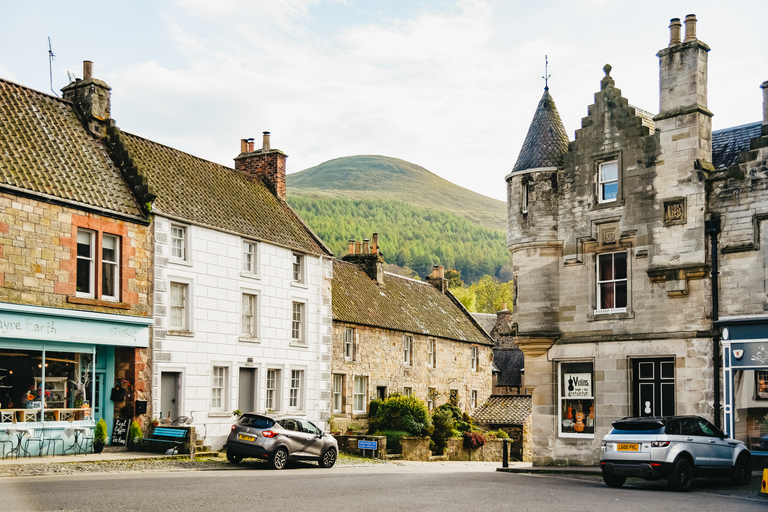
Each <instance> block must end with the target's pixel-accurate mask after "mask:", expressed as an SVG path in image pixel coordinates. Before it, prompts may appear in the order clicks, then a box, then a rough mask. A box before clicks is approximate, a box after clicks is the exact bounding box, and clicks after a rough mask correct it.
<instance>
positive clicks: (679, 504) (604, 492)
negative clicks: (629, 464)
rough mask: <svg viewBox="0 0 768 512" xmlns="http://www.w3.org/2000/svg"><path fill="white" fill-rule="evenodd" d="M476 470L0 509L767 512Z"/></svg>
mask: <svg viewBox="0 0 768 512" xmlns="http://www.w3.org/2000/svg"><path fill="white" fill-rule="evenodd" d="M495 466H497V465H485V464H483V463H446V464H440V463H424V464H419V463H415V464H403V465H382V466H369V467H336V468H332V469H329V470H324V469H320V468H318V467H316V466H315V467H295V466H294V467H289V468H288V469H286V470H283V471H274V470H268V469H266V468H264V466H263V465H259V466H253V467H252V468H251V469H248V470H221V471H205V472H200V471H184V472H153V473H121V474H79V475H66V476H41V477H20V478H4V479H0V504H1V505H0V509H1V510H2V511H3V512H33V511H34V512H37V511H54V510H63V511H99V512H102V511H110V512H111V511H114V512H127V511H134V510H137V511H145V510H146V511H163V512H177V511H185V512H188V511H191V510H192V511H197V510H205V511H215V512H225V511H230V510H231V511H266V510H279V511H285V510H290V511H291V512H300V511H305V510H307V511H309V510H311V511H319V510H322V511H333V512H344V511H355V512H359V511H368V510H372V511H382V510H387V511H388V510H395V511H398V512H400V511H411V510H418V511H424V510H439V511H446V512H447V511H451V512H453V511H472V510H482V511H493V510H504V511H509V510H520V511H529V510H531V511H543V512H549V511H552V512H555V511H557V512H563V511H589V510H600V511H608V510H616V511H621V512H631V511H642V512H648V511H654V510H671V511H675V512H687V511H691V512H703V511H710V510H711V511H717V512H722V511H730V510H734V511H736V510H738V511H739V512H749V511H752V510H755V511H757V510H760V511H763V512H765V510H768V500H765V499H760V498H759V497H758V498H757V499H744V498H737V497H733V496H717V495H712V494H704V493H676V492H670V491H667V490H664V489H660V488H652V489H642V488H640V489H637V488H634V489H633V488H624V489H610V488H608V487H606V486H605V485H604V484H603V483H602V482H599V481H596V480H577V479H572V478H566V477H558V476H543V475H525V474H510V473H500V472H496V471H495Z"/></svg>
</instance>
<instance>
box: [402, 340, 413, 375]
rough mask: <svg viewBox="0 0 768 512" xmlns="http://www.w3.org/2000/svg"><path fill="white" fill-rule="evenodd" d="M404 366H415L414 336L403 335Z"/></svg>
mask: <svg viewBox="0 0 768 512" xmlns="http://www.w3.org/2000/svg"><path fill="white" fill-rule="evenodd" d="M403 366H408V367H411V366H413V336H411V335H410V334H404V335H403Z"/></svg>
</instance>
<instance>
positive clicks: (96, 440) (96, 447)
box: [93, 418, 107, 453]
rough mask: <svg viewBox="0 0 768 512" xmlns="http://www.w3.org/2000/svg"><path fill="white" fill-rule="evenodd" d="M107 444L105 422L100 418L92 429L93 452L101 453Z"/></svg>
mask: <svg viewBox="0 0 768 512" xmlns="http://www.w3.org/2000/svg"><path fill="white" fill-rule="evenodd" d="M105 444H107V422H106V421H104V418H101V419H100V420H99V421H98V423H96V428H94V429H93V452H94V453H101V452H102V451H104V445H105Z"/></svg>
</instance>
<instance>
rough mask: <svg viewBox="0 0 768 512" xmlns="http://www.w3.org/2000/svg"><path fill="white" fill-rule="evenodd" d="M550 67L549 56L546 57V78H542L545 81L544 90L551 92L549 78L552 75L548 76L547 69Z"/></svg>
mask: <svg viewBox="0 0 768 512" xmlns="http://www.w3.org/2000/svg"><path fill="white" fill-rule="evenodd" d="M548 67H549V60H547V56H546V55H545V56H544V76H543V77H541V78H543V79H544V89H545V90H549V83H548V82H549V77H551V76H552V75H549V74H547V68H548Z"/></svg>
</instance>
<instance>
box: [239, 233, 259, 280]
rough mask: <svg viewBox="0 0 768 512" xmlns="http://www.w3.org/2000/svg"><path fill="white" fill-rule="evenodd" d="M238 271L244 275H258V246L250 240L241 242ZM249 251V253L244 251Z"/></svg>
mask: <svg viewBox="0 0 768 512" xmlns="http://www.w3.org/2000/svg"><path fill="white" fill-rule="evenodd" d="M241 249H242V250H241V253H240V254H241V265H240V269H241V271H242V272H243V273H244V274H248V275H254V276H255V275H258V274H259V244H258V243H257V242H254V241H252V240H242V246H241ZM246 249H250V251H248V250H246Z"/></svg>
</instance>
